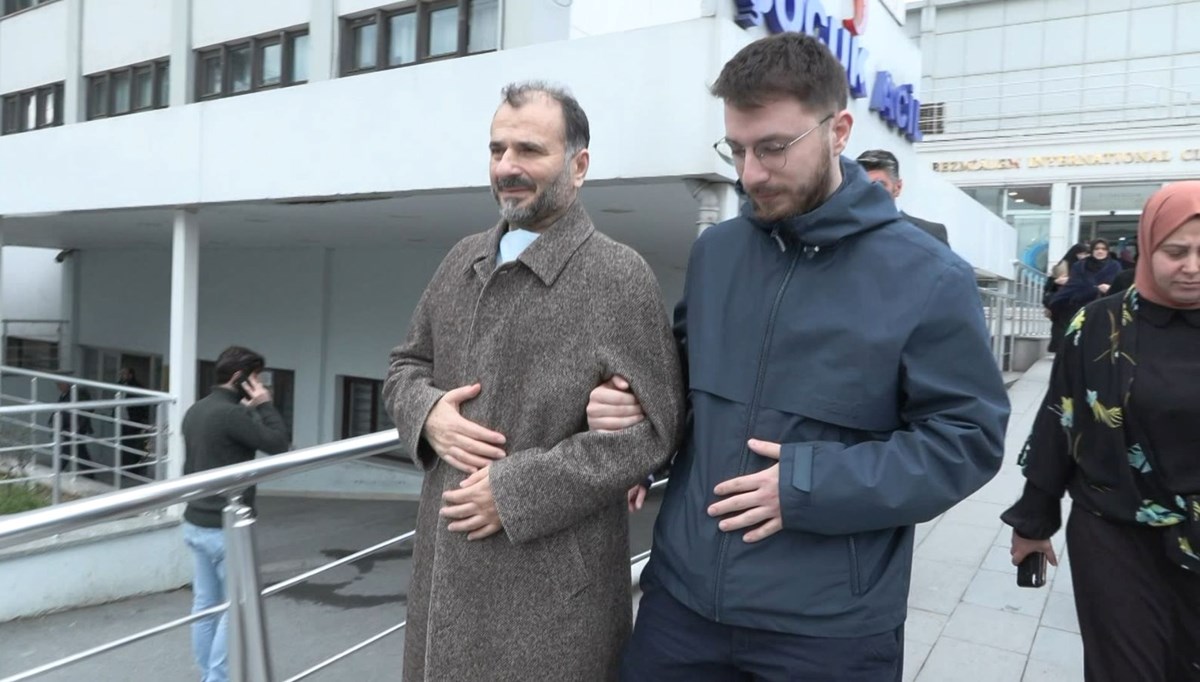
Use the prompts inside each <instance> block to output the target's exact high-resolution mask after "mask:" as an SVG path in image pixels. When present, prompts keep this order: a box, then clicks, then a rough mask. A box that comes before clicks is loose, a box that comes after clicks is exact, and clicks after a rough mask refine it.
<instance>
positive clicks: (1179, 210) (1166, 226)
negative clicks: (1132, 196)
mask: <svg viewBox="0 0 1200 682" xmlns="http://www.w3.org/2000/svg"><path fill="white" fill-rule="evenodd" d="M1197 217H1200V180H1190V181H1188V182H1173V183H1171V184H1169V185H1167V186H1166V187H1163V188H1162V189H1160V190H1158V191H1157V192H1155V193H1154V194H1152V195H1151V196H1150V198H1149V199H1148V200H1147V201H1146V207H1145V208H1144V209H1142V219H1141V220H1140V221H1139V222H1138V254H1139V256H1138V263H1137V277H1136V278H1135V282H1136V283H1137V290H1138V294H1139V295H1140V296H1144V297H1145V298H1147V299H1149V300H1151V301H1154V302H1155V303H1157V304H1159V305H1164V306H1167V307H1170V308H1179V307H1180V306H1179V305H1178V304H1176V303H1174V302H1172V301H1171V299H1170V298H1168V297H1167V295H1166V294H1164V293H1163V292H1162V291H1161V290H1160V289H1159V288H1158V285H1157V284H1155V283H1154V272H1153V270H1152V269H1151V264H1150V261H1151V255H1152V254H1153V253H1154V252H1155V251H1157V250H1158V247H1160V246H1162V243H1163V242H1165V241H1166V240H1167V237H1170V236H1171V234H1172V233H1173V232H1175V230H1178V229H1179V228H1180V227H1182V226H1183V224H1184V223H1186V222H1187V221H1189V220H1191V219H1192V218H1197ZM1188 308H1200V303H1197V304H1195V305H1191V306H1188Z"/></svg>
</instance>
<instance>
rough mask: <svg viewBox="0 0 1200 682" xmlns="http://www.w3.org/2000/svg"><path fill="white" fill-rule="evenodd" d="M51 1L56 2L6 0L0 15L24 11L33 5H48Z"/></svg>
mask: <svg viewBox="0 0 1200 682" xmlns="http://www.w3.org/2000/svg"><path fill="white" fill-rule="evenodd" d="M51 2H54V0H4V13H3V14H0V16H5V17H6V16H8V15H10V14H16V13H17V12H23V11H25V10H27V9H30V8H31V7H37V6H38V5H46V4H49V3H51Z"/></svg>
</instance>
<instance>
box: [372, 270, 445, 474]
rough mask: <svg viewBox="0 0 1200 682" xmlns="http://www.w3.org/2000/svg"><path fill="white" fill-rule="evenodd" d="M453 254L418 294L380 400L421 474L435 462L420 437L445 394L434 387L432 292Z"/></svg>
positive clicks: (391, 359) (442, 276)
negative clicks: (405, 335)
mask: <svg viewBox="0 0 1200 682" xmlns="http://www.w3.org/2000/svg"><path fill="white" fill-rule="evenodd" d="M453 255H454V252H453V251H451V253H450V254H449V255H447V256H446V258H445V260H443V261H442V264H441V265H440V266H439V267H438V271H437V272H436V273H434V275H433V279H432V280H431V281H430V283H429V286H427V287H426V288H425V292H424V293H423V294H421V300H420V301H419V302H418V303H417V308H416V310H414V311H413V315H412V319H411V321H410V322H409V325H408V337H407V338H405V340H404V343H402V344H400V345H399V346H396V347H395V348H393V349H392V352H391V355H390V356H389V361H388V374H387V379H385V380H384V382H383V401H384V404H385V405H386V406H387V409H388V414H390V415H392V421H393V422H394V423H395V424H396V431H397V433H398V434H399V436H400V446H401V447H402V448H403V449H404V451H405V452H407V453H408V454H409V457H411V458H412V460H413V463H414V464H416V465H417V466H418V467H420V468H421V469H422V470H423V471H428V470H429V469H431V468H433V466H434V465H435V464H436V463H437V454H436V453H435V452H434V451H433V448H432V447H431V446H430V445H429V443H428V442H427V441H426V440H425V437H424V435H423V434H424V430H425V420H426V419H427V418H428V417H429V412H430V411H431V410H433V406H434V405H435V404H437V401H439V400H441V399H442V396H443V395H445V394H446V391H443V390H441V389H439V388H437V387H436V386H434V385H433V313H432V308H433V305H434V303H433V298H434V294H433V292H434V291H439V290H440V289H439V288H438V287H439V282H440V281H441V280H442V279H443V278H444V277H446V273H447V271H448V270H449V267H448V263H449V262H450V261H451V258H452V257H453Z"/></svg>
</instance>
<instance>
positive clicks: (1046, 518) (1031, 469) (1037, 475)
mask: <svg viewBox="0 0 1200 682" xmlns="http://www.w3.org/2000/svg"><path fill="white" fill-rule="evenodd" d="M1085 315H1086V313H1085V312H1084V311H1082V310H1081V311H1079V313H1078V314H1076V316H1075V319H1074V320H1072V321H1071V326H1070V327H1069V329H1070V330H1071V333H1068V335H1067V338H1066V339H1064V340H1063V342H1062V343H1061V344H1060V345H1059V351H1058V353H1057V354H1056V355H1055V356H1054V369H1053V370H1051V375H1050V387H1049V388H1048V389H1047V390H1046V397H1045V398H1044V399H1043V400H1042V405H1041V407H1040V408H1039V409H1038V413H1037V416H1036V417H1034V421H1033V430H1032V431H1030V433H1029V439H1028V440H1027V441H1025V447H1024V448H1023V449H1022V450H1021V456H1020V458H1019V459H1018V460H1017V463H1018V464H1020V465H1021V472H1022V473H1023V474H1024V475H1025V490H1024V492H1022V493H1021V498H1020V499H1019V500H1017V502H1016V503H1015V504H1013V506H1011V507H1009V508H1008V509H1007V510H1006V511H1005V512H1004V513H1003V514H1001V515H1000V518H1001V519H1002V520H1003V521H1004V522H1005V523H1007V524H1008V525H1010V526H1012V527H1013V530H1015V531H1016V532H1017V534H1018V535H1020V536H1021V537H1024V538H1029V539H1030V540H1045V539H1048V538H1050V537H1052V536H1053V535H1054V534H1055V533H1057V532H1058V529H1059V528H1060V527H1062V505H1061V500H1062V496H1063V493H1064V492H1066V490H1067V484H1068V483H1069V482H1070V480H1071V478H1072V477H1073V476H1074V474H1075V458H1074V456H1073V455H1072V453H1071V449H1072V443H1073V442H1074V440H1075V437H1074V435H1073V434H1074V430H1075V401H1074V399H1073V396H1075V395H1076V393H1077V392H1076V391H1075V385H1076V383H1077V382H1078V380H1079V378H1078V375H1079V371H1080V369H1081V366H1082V363H1081V355H1080V352H1079V346H1077V345H1076V344H1075V342H1074V341H1073V338H1074V337H1073V335H1074V336H1078V335H1079V334H1082V331H1081V328H1082V326H1083V320H1084V316H1085Z"/></svg>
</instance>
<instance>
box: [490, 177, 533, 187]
mask: <svg viewBox="0 0 1200 682" xmlns="http://www.w3.org/2000/svg"><path fill="white" fill-rule="evenodd" d="M496 189H497V190H501V189H529V190H536V189H537V185H536V184H534V182H533V180H530V179H529V178H526V177H524V176H521V175H513V176H510V177H507V178H500V179H498V180H496Z"/></svg>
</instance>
